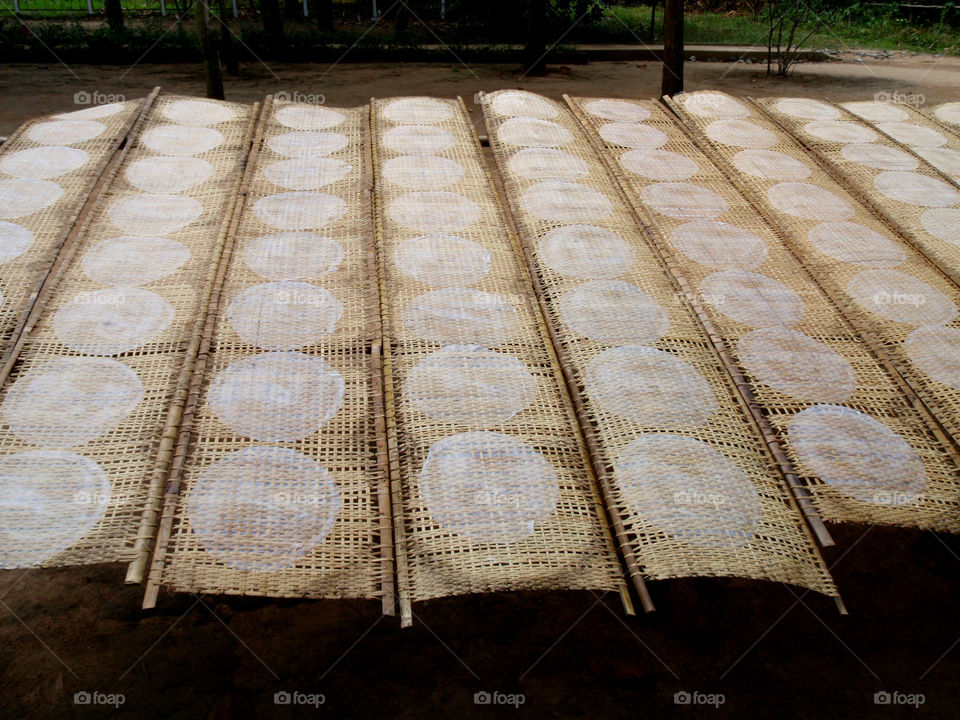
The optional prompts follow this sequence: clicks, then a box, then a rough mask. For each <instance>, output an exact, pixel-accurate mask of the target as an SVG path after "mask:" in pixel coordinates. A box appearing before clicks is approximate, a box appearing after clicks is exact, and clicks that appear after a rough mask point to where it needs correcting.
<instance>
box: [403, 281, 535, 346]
mask: <svg viewBox="0 0 960 720" xmlns="http://www.w3.org/2000/svg"><path fill="white" fill-rule="evenodd" d="M400 317H401V319H402V321H403V326H404V328H406V330H407V331H408V332H410V333H412V334H413V335H415V336H416V337H418V338H421V339H423V340H428V341H430V342H435V343H439V344H440V345H481V346H483V347H488V348H489V347H496V346H498V345H503V344H504V343H506V342H509V341H510V340H512V339H513V338H515V337H516V336H517V334H518V333H519V324H518V321H517V311H516V310H514V308H513V306H512V305H510V303H509V302H507V300H506V299H505V298H503V297H501V296H500V295H493V294H491V293H486V292H482V291H480V290H470V289H466V288H446V289H443V290H431V291H430V292H426V293H423V294H422V295H418V296H417V297H415V298H414V299H413V300H411V301H410V302H409V303H408V304H407V306H406V307H404V308H403V310H402V311H401V315H400Z"/></svg>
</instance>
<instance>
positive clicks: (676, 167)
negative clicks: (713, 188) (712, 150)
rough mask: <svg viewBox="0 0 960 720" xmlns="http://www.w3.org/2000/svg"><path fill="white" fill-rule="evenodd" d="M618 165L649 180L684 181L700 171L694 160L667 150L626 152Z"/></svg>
mask: <svg viewBox="0 0 960 720" xmlns="http://www.w3.org/2000/svg"><path fill="white" fill-rule="evenodd" d="M620 164H621V165H623V167H624V168H625V169H626V170H628V171H630V172H632V173H633V174H635V175H639V176H640V177H645V178H647V179H649V180H686V179H687V178H688V177H692V176H694V175H696V174H697V173H698V172H699V171H700V166H699V165H698V164H697V161H696V160H693V159H691V158H688V157H687V156H686V155H681V154H680V153H675V152H670V151H669V150H659V149H653V150H627V151H626V152H625V153H624V154H623V155H621V156H620Z"/></svg>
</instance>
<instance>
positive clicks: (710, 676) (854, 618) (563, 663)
mask: <svg viewBox="0 0 960 720" xmlns="http://www.w3.org/2000/svg"><path fill="white" fill-rule="evenodd" d="M72 72H73V73H75V74H76V77H74V76H73V75H72V74H71V72H69V71H68V70H66V69H65V68H64V67H63V66H61V65H59V64H56V63H53V62H51V64H50V65H47V66H37V65H7V66H0V97H2V98H3V102H2V103H0V134H4V135H5V134H8V133H10V132H11V131H13V130H14V128H16V127H17V126H18V125H19V124H20V123H22V122H23V121H24V120H26V119H28V118H31V117H35V116H37V115H42V114H46V113H51V112H63V111H67V110H72V109H77V106H76V105H74V103H73V96H74V93H76V92H79V91H86V92H90V93H93V92H100V93H106V94H109V93H120V94H123V95H125V96H126V97H127V98H133V97H138V96H142V95H145V94H146V93H147V92H149V90H150V89H151V88H152V87H153V86H155V85H161V86H163V88H164V89H165V90H166V91H169V92H176V93H184V94H191V95H200V94H202V92H203V87H202V83H201V80H200V78H199V76H198V68H197V67H196V66H190V65H180V66H177V65H162V66H161V65H140V66H138V67H136V68H134V69H132V70H130V71H129V72H128V71H127V69H126V68H121V67H91V66H76V67H74V68H72ZM473 73H476V75H477V76H478V77H475V76H474V74H473ZM274 74H275V75H276V77H274ZM659 78H660V67H659V65H658V64H656V63H635V62H629V63H628V62H622V63H595V64H591V65H587V66H573V67H570V68H565V69H560V70H558V71H557V72H555V73H553V74H551V75H550V76H549V77H546V78H543V79H536V80H529V79H519V78H518V77H517V74H516V70H515V68H514V67H507V66H498V65H477V66H474V67H473V68H472V69H466V68H463V67H462V66H459V65H455V64H454V65H446V66H445V65H348V64H343V65H339V66H337V67H335V68H333V69H330V68H329V67H327V66H310V65H275V66H273V67H272V70H268V69H267V68H265V67H263V66H256V65H248V66H246V67H244V76H243V77H242V78H240V79H231V80H229V81H228V83H227V97H228V99H230V100H238V101H247V102H251V101H254V100H258V99H261V98H262V97H263V96H264V95H265V94H267V93H271V92H277V91H280V90H285V91H287V92H289V93H292V92H301V93H323V94H325V95H326V100H327V103H328V104H330V105H353V104H360V103H364V102H366V101H367V100H368V99H369V98H370V97H371V96H380V97H386V96H392V95H403V94H426V95H436V96H446V97H450V96H455V95H458V94H459V95H462V96H464V98H465V99H467V100H468V103H469V102H470V100H471V99H472V96H473V94H474V93H475V92H476V91H477V90H494V89H497V88H502V87H522V88H525V89H528V90H532V91H535V92H540V93H544V94H547V95H549V96H551V97H554V98H557V97H559V96H560V94H561V93H569V94H572V95H607V96H629V97H644V98H646V97H654V96H656V94H657V91H658V87H659ZM707 87H713V88H720V89H723V90H727V91H729V92H731V93H735V94H742V95H758V96H760V95H804V96H815V97H825V98H830V99H838V100H854V99H867V98H872V97H873V96H874V94H875V93H878V92H887V93H891V92H899V93H910V92H913V93H918V94H922V95H923V96H924V98H925V101H926V102H927V103H930V104H933V103H939V102H944V101H948V100H958V99H960V60H958V59H956V58H945V59H939V58H932V57H921V56H917V57H905V58H898V59H895V60H891V61H870V60H868V61H866V62H864V63H862V64H861V63H856V64H854V63H852V62H844V63H830V64H811V65H804V66H801V67H799V68H798V70H797V72H796V74H795V75H794V76H793V77H790V78H786V79H775V78H770V77H767V76H766V75H765V74H764V73H763V69H762V67H760V66H757V65H746V64H721V63H694V64H688V65H687V88H688V89H691V90H693V89H700V88H707ZM474 117H475V118H478V117H479V113H476V112H475V113H474ZM831 530H832V532H833V534H834V538H835V540H836V543H837V546H836V547H835V548H831V549H827V550H826V551H825V553H824V554H825V557H826V559H827V562H828V564H830V565H831V566H833V574H834V577H835V579H836V581H837V584H838V586H839V587H840V590H841V592H842V593H843V595H844V599H845V601H846V604H847V606H848V607H849V609H850V615H849V616H845V617H841V616H839V615H838V614H837V612H836V609H835V607H834V605H833V603H832V602H831V601H829V600H827V599H825V598H822V597H819V596H816V595H813V594H805V593H804V592H803V591H800V590H797V589H795V588H790V587H787V586H782V585H779V584H775V583H760V582H750V581H740V580H726V579H704V580H680V581H672V582H657V583H652V584H651V590H652V593H653V597H654V602H655V603H656V604H657V607H658V611H657V612H656V613H654V614H653V615H649V616H645V617H633V618H628V617H625V616H624V615H623V612H622V610H621V608H620V603H619V601H618V599H617V598H615V597H614V596H612V595H607V596H595V595H593V594H591V593H550V594H541V593H506V594H500V595H490V596H479V597H465V598H452V599H448V600H441V601H434V602H429V603H424V604H420V605H417V606H415V608H414V611H415V613H416V619H415V625H414V627H413V628H412V629H409V630H400V628H399V623H398V621H397V620H396V619H395V618H382V617H381V616H380V613H379V611H380V605H379V603H377V602H337V601H326V602H324V601H321V602H293V601H274V600H269V599H253V598H246V599H245V598H216V597H212V598H210V597H207V598H203V599H202V600H201V599H199V598H197V597H195V596H192V595H169V594H162V595H161V597H160V602H159V604H158V606H157V608H156V610H154V611H151V612H142V611H141V610H140V609H139V602H140V597H141V589H140V588H135V587H126V586H124V585H123V576H124V568H123V567H121V566H120V565H108V566H95V567H80V568H66V569H61V570H29V571H0V718H20V717H38V718H41V717H43V718H46V717H76V718H88V717H106V716H110V717H127V716H129V717H136V718H158V719H159V718H164V719H167V718H170V719H179V718H184V719H186V718H190V719H191V720H193V719H196V718H201V719H202V718H217V719H219V718H223V719H227V718H229V719H230V720H242V719H243V718H271V719H272V718H281V717H302V716H309V717H321V716H323V715H327V716H330V715H332V716H335V717H380V718H391V717H401V718H420V717H431V718H441V717H492V716H493V715H494V714H496V715H503V714H505V713H506V714H512V715H514V716H515V717H537V718H541V717H543V718H553V717H584V718H621V717H622V718H650V719H654V718H656V719H657V720H660V719H663V718H711V719H713V718H716V720H721V719H727V718H737V719H738V720H739V719H746V718H750V719H751V720H752V719H754V718H790V719H798V720H799V719H806V718H809V719H811V720H813V719H816V720H821V719H830V720H843V719H848V718H849V719H853V718H856V719H860V718H868V717H869V718H886V717H910V718H926V717H929V718H938V719H947V718H956V717H957V716H958V709H957V703H958V698H960V613H958V612H957V608H958V607H960V540H958V538H956V537H951V536H937V535H934V534H933V533H928V532H921V531H911V530H897V529H889V528H868V527H864V526H854V525H847V526H839V527H832V528H831ZM82 691H88V692H99V693H103V694H104V695H105V696H107V697H104V696H100V698H101V699H109V696H110V695H113V694H118V693H119V694H122V696H123V700H124V702H123V704H122V705H120V706H119V710H117V711H115V712H114V711H113V708H106V707H92V706H89V705H77V704H75V702H74V696H75V693H77V692H82ZM279 691H289V692H294V691H296V692H299V693H303V694H304V695H306V696H309V695H311V694H314V695H315V694H319V693H322V694H323V695H324V697H325V703H324V704H323V705H322V706H320V707H319V708H318V709H314V708H313V707H304V706H299V707H293V706H282V705H281V706H278V705H275V704H274V696H275V693H277V692H279ZM481 691H486V692H490V693H494V692H499V693H503V694H506V695H510V694H516V693H522V694H523V696H524V704H523V706H522V707H520V708H519V710H515V709H514V708H513V707H490V706H486V705H476V704H474V695H475V693H477V692H481ZM678 692H688V693H691V694H692V693H702V695H700V696H697V697H699V699H700V700H701V701H704V700H707V699H709V696H710V695H711V694H718V693H719V694H722V699H723V701H724V702H723V704H722V705H719V707H718V708H714V707H713V706H709V705H697V706H692V705H684V704H676V703H675V699H674V698H675V694H676V693H678ZM877 692H889V693H894V692H899V693H902V694H903V695H901V696H900V697H901V699H903V698H907V697H908V696H910V695H911V694H916V693H921V694H922V699H923V704H922V705H921V706H920V707H919V709H914V707H912V706H902V705H901V706H897V707H894V706H892V705H877V704H875V693H877ZM682 697H683V696H681V698H682ZM114 699H115V700H116V698H114ZM301 699H306V698H304V697H303V696H301ZM713 699H714V700H716V701H719V698H718V697H714V698H713Z"/></svg>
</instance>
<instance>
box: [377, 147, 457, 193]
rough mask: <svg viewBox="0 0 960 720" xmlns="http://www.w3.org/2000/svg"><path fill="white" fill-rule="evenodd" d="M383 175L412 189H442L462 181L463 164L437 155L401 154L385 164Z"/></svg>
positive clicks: (397, 183)
mask: <svg viewBox="0 0 960 720" xmlns="http://www.w3.org/2000/svg"><path fill="white" fill-rule="evenodd" d="M382 173H383V177H384V178H386V179H387V180H389V181H390V182H392V183H394V184H396V185H400V186H401V187H405V188H409V189H411V190H441V189H443V188H446V187H450V186H451V185H453V184H455V183H457V182H459V181H460V179H461V178H462V177H463V175H464V169H463V165H461V164H460V163H458V162H454V161H453V160H447V158H443V157H437V156H435V155H400V156H399V157H395V158H390V159H389V160H387V161H386V162H385V163H384V164H383V169H382Z"/></svg>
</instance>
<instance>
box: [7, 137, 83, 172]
mask: <svg viewBox="0 0 960 720" xmlns="http://www.w3.org/2000/svg"><path fill="white" fill-rule="evenodd" d="M88 160H90V155H89V154H87V151H86V150H80V149H78V148H71V147H65V146H63V145H49V146H47V147H39V148H29V149H27V150H20V151H18V152H15V153H11V154H10V155H5V156H4V157H3V159H0V172H5V173H6V174H7V175H12V176H13V177H18V178H31V179H33V180H46V179H48V178H53V177H57V176H59V175H64V174H66V173H68V172H73V171H74V170H77V169H79V168H81V167H83V166H84V165H86V164H87V161H88Z"/></svg>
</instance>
